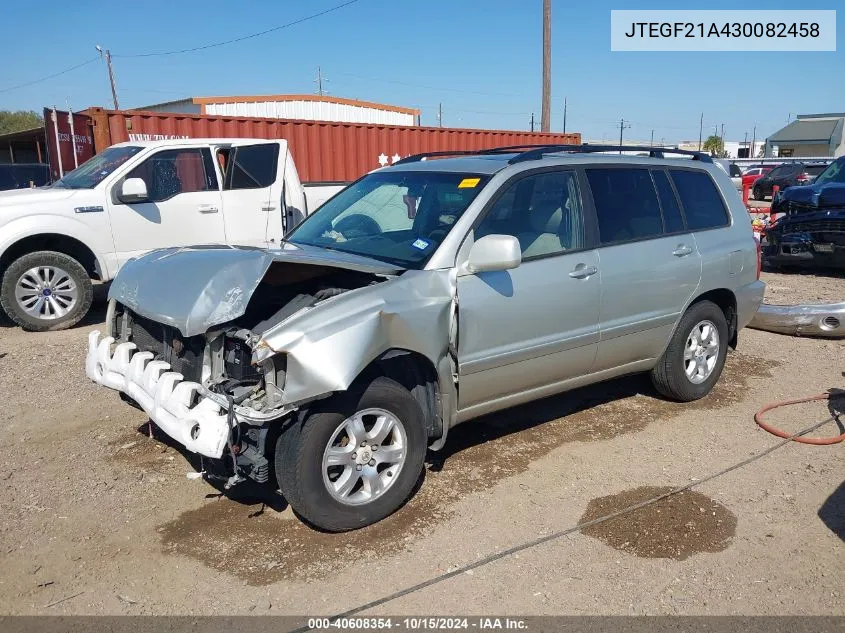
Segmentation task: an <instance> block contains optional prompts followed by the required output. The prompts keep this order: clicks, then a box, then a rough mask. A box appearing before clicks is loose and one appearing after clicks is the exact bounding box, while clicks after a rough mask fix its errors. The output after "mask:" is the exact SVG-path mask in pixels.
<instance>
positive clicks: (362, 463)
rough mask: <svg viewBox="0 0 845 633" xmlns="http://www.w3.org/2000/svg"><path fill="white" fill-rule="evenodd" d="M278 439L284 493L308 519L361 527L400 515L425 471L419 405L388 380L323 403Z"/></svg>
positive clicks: (334, 526)
mask: <svg viewBox="0 0 845 633" xmlns="http://www.w3.org/2000/svg"><path fill="white" fill-rule="evenodd" d="M318 404H319V408H318V409H315V410H314V411H312V412H309V413H308V414H306V415H305V417H304V418H302V419H299V420H295V421H294V423H293V424H292V425H291V426H290V427H289V428H287V429H285V431H284V432H283V433H282V434H281V436H280V437H279V440H278V442H277V443H276V458H275V466H276V478H277V479H278V482H279V487H280V488H281V490H282V494H283V495H284V496H285V498H286V499H287V500H288V503H290V504H291V506H293V508H294V509H295V510H296V511H297V513H299V515H300V516H301V517H302V518H303V519H305V520H306V521H307V522H309V523H310V524H312V525H314V526H315V527H318V528H320V529H323V530H327V531H329V532H343V531H346V530H354V529H356V528H361V527H364V526H366V525H370V524H371V523H375V522H376V521H380V520H381V519H383V518H385V517H386V516H388V515H390V514H392V513H393V512H395V511H396V510H397V509H398V508H399V507H401V506H402V504H403V503H404V502H405V501H406V500H407V499H408V497H409V496H410V494H411V491H412V490H413V488H414V485H415V484H416V483H417V481H418V479H419V477H420V473H421V471H422V468H423V460H424V458H425V451H426V433H425V425H424V420H423V413H422V410H421V409H420V406H419V403H417V401H416V400H414V398H413V397H412V396H411V394H410V392H409V391H408V390H407V389H405V388H404V387H402V386H401V385H400V384H399V383H397V382H395V381H394V380H391V379H390V378H386V377H378V378H376V379H375V380H373V381H372V382H371V383H370V384H369V385H368V386H367V387H366V388H365V389H364V390H363V391H360V390H359V391H358V393H357V394H356V393H353V392H344V393H340V394H337V395H335V396H333V397H331V398H329V399H327V400H324V401H321V402H319V403H318Z"/></svg>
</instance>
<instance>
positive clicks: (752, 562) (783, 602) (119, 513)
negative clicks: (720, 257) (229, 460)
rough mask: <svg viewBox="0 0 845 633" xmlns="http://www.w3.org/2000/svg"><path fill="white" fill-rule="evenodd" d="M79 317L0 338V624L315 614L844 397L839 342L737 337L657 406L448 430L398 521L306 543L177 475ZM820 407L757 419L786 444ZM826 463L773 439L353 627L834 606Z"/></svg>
mask: <svg viewBox="0 0 845 633" xmlns="http://www.w3.org/2000/svg"><path fill="white" fill-rule="evenodd" d="M765 278H766V280H767V281H768V282H769V283H770V285H771V295H770V297H769V300H770V301H772V302H776V303H780V302H789V301H791V300H795V299H808V300H812V301H819V300H821V301H830V302H832V301H841V300H843V298H845V280H843V279H841V278H838V279H837V278H829V277H815V276H811V275H793V276H789V275H774V274H766V275H765ZM102 315H103V312H102V308H101V309H100V311H99V312H97V313H96V314H95V315H94V317H93V318H92V319H91V320H90V322H89V323H88V324H85V325H83V326H81V327H78V328H76V329H73V330H71V331H67V332H57V333H49V334H27V333H23V332H21V331H20V330H19V329H17V328H12V327H8V326H5V327H2V328H0V393H2V394H3V403H4V412H5V416H4V421H3V423H2V425H0V442H2V444H3V446H4V449H5V450H4V451H3V454H2V457H0V485H1V486H2V488H0V514H2V517H3V519H2V522H0V561H2V569H3V573H2V575H0V612H2V613H13V614H22V613H50V614H62V613H73V614H103V613H108V614H153V613H155V614H177V613H178V614H241V613H244V614H248V613H254V614H258V613H273V614H280V613H297V614H302V613H310V614H332V613H337V612H340V611H344V610H347V609H351V608H354V607H355V606H357V605H359V604H362V603H365V602H368V601H370V600H374V599H377V598H379V597H381V596H384V595H387V594H390V593H392V592H394V591H396V590H398V589H401V588H404V587H408V586H411V585H414V584H415V583H418V582H421V581H424V580H426V579H428V578H431V577H433V576H436V575H438V574H441V573H443V572H446V571H448V570H452V569H455V568H457V567H460V566H462V565H465V564H467V563H471V562H473V561H476V560H478V559H480V558H483V557H485V556H486V555H488V554H490V553H493V552H496V551H499V550H502V549H506V548H508V547H511V546H513V545H516V544H519V543H522V542H524V541H528V540H531V539H534V538H537V537H538V536H542V535H544V534H550V533H552V532H555V531H558V530H561V529H564V528H566V527H569V526H572V525H575V524H576V523H578V522H579V521H581V520H587V519H590V518H592V517H595V516H598V515H600V514H604V513H606V512H608V511H613V510H614V509H616V508H619V507H624V506H626V505H630V504H631V503H634V502H636V501H638V500H640V499H643V498H646V497H649V496H651V495H654V494H656V493H659V492H661V491H663V490H665V489H667V488H669V487H674V486H678V485H683V484H685V483H688V482H690V481H693V480H696V479H701V478H703V477H704V476H706V475H707V474H709V473H712V472H714V471H717V470H719V469H721V468H724V467H726V466H729V465H731V464H734V463H736V462H739V461H741V460H743V459H745V458H747V457H749V456H751V455H753V454H755V453H758V452H760V451H762V450H764V449H765V448H767V447H769V446H771V445H772V444H774V443H775V442H776V440H775V439H774V438H773V437H772V436H770V435H768V434H767V433H765V432H763V431H761V430H759V429H758V428H757V427H756V426H755V425H754V423H753V421H752V415H753V413H754V411H756V410H757V409H758V408H760V407H761V406H762V405H763V404H765V403H767V402H770V401H772V400H778V399H782V398H786V397H793V396H800V395H804V394H812V393H817V392H820V391H825V390H828V389H834V388H840V389H841V388H845V377H843V370H845V341H820V340H811V339H797V338H789V337H784V336H779V335H775V334H768V333H764V332H755V331H745V332H743V333H742V335H741V336H740V348H739V351H737V352H736V353H733V354H732V355H731V356H730V357H729V360H728V365H727V368H726V370H725V372H724V374H723V376H722V379H721V381H720V383H719V385H718V386H717V388H716V390H715V391H714V393H713V394H711V395H710V396H709V397H708V398H706V399H704V400H702V401H699V402H696V403H693V404H689V405H678V404H672V403H668V402H665V401H663V400H661V399H659V398H657V397H656V396H655V394H654V392H653V390H652V389H651V387H650V385H649V383H648V381H647V380H646V379H644V378H643V377H630V378H625V379H620V380H616V381H613V382H610V383H607V384H603V385H599V386H595V387H591V388H588V389H581V390H578V391H576V392H573V393H570V394H567V395H564V396H559V397H555V398H550V399H547V400H544V401H542V402H538V403H534V404H532V405H529V406H524V407H519V408H516V409H512V410H510V411H506V412H503V413H499V414H496V415H493V416H488V417H487V418H484V419H482V420H479V421H477V422H474V423H468V424H466V425H464V426H461V427H459V428H458V429H456V430H455V431H454V432H453V433H452V434H451V435H450V438H449V443H448V444H447V447H446V449H445V451H443V452H441V453H438V454H433V455H431V456H430V457H431V459H430V460H429V463H428V465H427V468H426V473H425V478H424V481H423V483H422V486H421V489H420V491H419V493H418V494H417V496H416V497H415V498H414V499H413V500H412V501H411V502H409V503H408V504H407V506H406V507H405V508H403V509H402V510H401V511H400V512H398V513H397V514H396V515H394V516H393V517H391V518H389V519H388V520H386V521H383V522H382V523H380V524H378V525H375V526H372V527H371V528H368V529H364V530H359V531H357V532H353V533H349V534H341V535H329V534H322V533H318V532H315V531H313V530H311V529H309V528H308V527H305V526H304V525H303V524H302V523H300V522H299V521H298V520H297V519H296V517H295V516H294V515H293V514H292V512H291V510H290V509H289V508H287V507H286V504H285V502H284V500H283V499H282V498H281V497H280V496H278V495H277V494H275V493H268V492H267V491H263V490H260V489H256V488H248V487H244V488H243V489H236V495H235V496H234V498H232V499H229V498H225V497H221V496H220V494H219V492H218V491H217V490H216V489H215V488H213V487H212V486H211V485H209V484H208V483H206V482H204V481H190V480H188V479H186V477H185V474H186V473H188V472H190V471H192V470H193V468H194V467H195V466H196V464H191V463H190V462H189V461H188V460H187V459H186V457H185V456H184V455H183V454H182V453H180V452H179V451H177V450H176V449H175V448H173V447H172V446H168V444H166V443H164V442H163V441H160V440H159V439H150V438H149V437H148V435H147V425H146V419H145V417H144V415H143V414H142V413H141V412H139V411H137V410H135V409H132V408H130V407H129V406H127V405H125V404H124V403H122V402H121V401H120V400H119V398H118V397H117V395H116V394H115V393H113V392H110V391H107V390H105V389H102V388H95V387H94V386H93V385H92V384H90V383H89V382H88V381H87V380H86V378H85V376H84V371H83V358H84V352H85V347H86V334H87V333H88V332H89V331H90V330H91V329H93V328H94V327H96V326H97V323H96V322H97V321H98V320H99V319H102ZM827 415H828V411H827V408H826V406H824V405H823V404H822V403H819V404H816V405H813V406H802V407H798V408H795V409H793V410H788V411H782V412H777V413H775V414H773V415H772V419H773V420H774V421H776V422H778V423H781V424H782V425H783V426H785V427H787V428H790V429H794V430H797V429H798V428H801V427H804V426H807V425H808V424H809V423H810V422H811V421H813V420H819V419H823V418H824V417H827ZM823 431H824V432H825V433H827V434H833V433H835V432H837V431H836V430H835V429H834V427H833V425H829V426H828V427H826V428H825V429H823ZM843 450H845V446H843V445H838V446H832V447H811V446H803V445H789V446H786V447H784V448H782V449H780V450H778V451H776V452H774V453H772V454H771V455H768V456H766V457H764V458H762V459H760V460H758V461H755V462H753V463H752V464H750V465H748V466H746V467H744V468H742V469H740V470H736V471H734V472H732V473H730V474H727V475H725V476H723V477H721V478H718V479H715V480H713V481H710V482H707V483H705V484H703V485H701V486H700V487H698V488H696V489H695V490H694V491H690V492H688V493H684V494H682V495H679V496H676V497H672V498H671V499H669V500H666V501H665V502H661V503H660V504H658V505H656V506H651V507H649V508H647V509H644V510H642V511H639V512H638V513H636V514H634V515H631V516H628V517H626V518H621V519H616V520H614V521H611V522H608V523H605V524H602V525H600V526H596V527H594V528H590V529H588V530H586V533H574V534H570V535H568V536H565V537H563V538H560V539H556V540H551V541H549V542H546V543H544V544H542V545H539V546H536V547H533V548H530V549H526V550H523V551H521V552H519V553H518V554H514V555H512V556H508V557H505V558H502V559H499V560H497V561H495V562H493V563H491V564H489V565H486V566H483V567H479V568H477V569H474V570H472V571H470V572H467V573H463V574H461V575H459V576H456V577H454V578H451V579H448V580H446V581H444V582H442V583H438V584H435V585H433V586H430V587H428V588H426V589H424V590H421V591H417V592H413V593H411V594H409V595H407V596H404V597H402V598H400V599H397V600H394V601H391V602H389V603H387V604H384V605H381V606H379V607H377V608H376V609H373V610H371V611H370V612H369V613H372V614H375V613H380V614H431V613H432V612H438V613H443V614H459V613H463V614H489V613H497V614H502V613H512V614H599V613H613V614H677V613H683V614H729V613H730V614H842V613H843V604H845V603H844V602H843V595H842V593H843V586H842V577H843V572H845V541H843V539H845V484H843V479H845V465H843V464H845V462H844V461H843Z"/></svg>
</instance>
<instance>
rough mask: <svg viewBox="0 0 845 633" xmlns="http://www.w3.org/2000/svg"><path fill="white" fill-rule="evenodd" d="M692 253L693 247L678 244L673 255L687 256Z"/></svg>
mask: <svg viewBox="0 0 845 633" xmlns="http://www.w3.org/2000/svg"><path fill="white" fill-rule="evenodd" d="M690 253H692V249H691V248H690V247H689V246H687V245H686V244H678V248H676V249H675V250H674V251H672V255H674V256H675V257H686V256H687V255H689V254H690Z"/></svg>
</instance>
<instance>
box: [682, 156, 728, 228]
mask: <svg viewBox="0 0 845 633" xmlns="http://www.w3.org/2000/svg"><path fill="white" fill-rule="evenodd" d="M669 173H670V175H671V176H672V181H673V182H674V183H675V189H677V190H678V196H679V197H680V199H681V204H682V205H683V207H684V215H685V216H686V218H687V228H688V229H689V230H691V231H702V230H704V229H714V228H716V227H720V226H727V225H728V223H729V219H728V211H727V209H726V208H725V202H724V201H723V200H722V196H721V195H720V194H719V190H718V189H716V183H714V182H713V179H712V178H711V177H710V174H708V173H707V172H705V171H700V170H692V169H670V170H669Z"/></svg>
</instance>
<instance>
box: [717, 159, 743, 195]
mask: <svg viewBox="0 0 845 633" xmlns="http://www.w3.org/2000/svg"><path fill="white" fill-rule="evenodd" d="M713 162H714V163H716V164H717V165H718V166H719V167H721V168H722V170H723V171H724V172H725V173H726V174H727V175H728V176H730V177H731V182H732V183H733V184H734V187H736V190H737V191H739V192H740V193H742V170H741V169H740V168H739V166H738V165H737V164H736V163H732V162H731V161H729V160H728V159H727V158H714V159H713Z"/></svg>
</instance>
